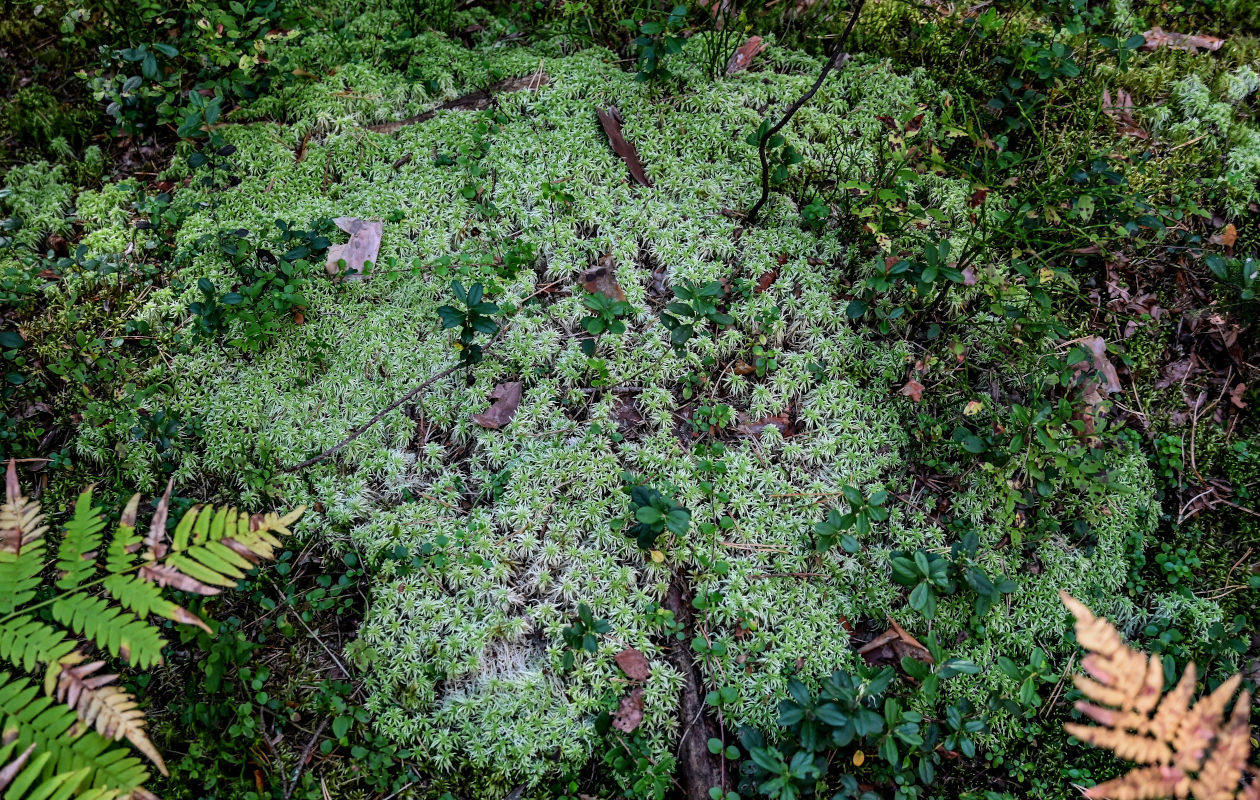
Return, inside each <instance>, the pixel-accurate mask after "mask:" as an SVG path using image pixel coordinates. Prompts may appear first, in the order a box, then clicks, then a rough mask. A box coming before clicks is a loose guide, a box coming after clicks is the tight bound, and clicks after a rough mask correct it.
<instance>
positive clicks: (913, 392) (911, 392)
mask: <svg viewBox="0 0 1260 800" xmlns="http://www.w3.org/2000/svg"><path fill="white" fill-rule="evenodd" d="M923 389H924V386H923V384H921V383H919V382H918V381H916V380H915V379H914V378H911V379H910V380H908V381H906V385H905V386H902V387H901V393H902V394H904V395H905V396H906V397H909V398H910V399H911V400H913V401H914V402H916V403H922V402H923Z"/></svg>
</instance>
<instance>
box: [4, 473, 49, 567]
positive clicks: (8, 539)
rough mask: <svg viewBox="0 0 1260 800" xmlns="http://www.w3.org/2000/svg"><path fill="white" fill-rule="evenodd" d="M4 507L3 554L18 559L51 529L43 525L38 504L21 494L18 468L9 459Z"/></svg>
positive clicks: (5, 478) (42, 516) (5, 481)
mask: <svg viewBox="0 0 1260 800" xmlns="http://www.w3.org/2000/svg"><path fill="white" fill-rule="evenodd" d="M4 494H5V503H4V505H3V506H0V552H6V553H12V554H14V555H17V554H18V553H20V552H22V550H23V549H24V548H25V547H27V546H28V545H30V544H32V543H33V542H37V541H39V540H41V539H42V538H43V537H44V534H45V533H46V532H47V531H48V526H47V525H43V524H41V523H42V522H43V521H44V515H43V514H41V513H40V506H39V502H38V501H36V500H31V499H30V498H29V497H25V496H24V495H23V494H22V490H21V487H19V486H18V477H17V464H16V462H14V460H13V459H9V468H8V470H7V472H6V473H5V477H4Z"/></svg>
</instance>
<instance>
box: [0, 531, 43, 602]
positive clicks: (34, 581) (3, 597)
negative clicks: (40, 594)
mask: <svg viewBox="0 0 1260 800" xmlns="http://www.w3.org/2000/svg"><path fill="white" fill-rule="evenodd" d="M43 571H44V542H43V540H37V541H35V542H33V543H32V544H30V545H29V546H28V547H26V548H25V549H24V550H22V552H20V553H9V552H6V551H3V550H0V586H3V587H4V591H3V592H0V614H12V613H13V612H14V611H17V610H18V609H19V608H21V607H22V606H24V605H26V604H27V603H29V602H31V601H32V600H34V599H35V593H36V590H38V588H39V582H40V578H39V576H40V573H41V572H43Z"/></svg>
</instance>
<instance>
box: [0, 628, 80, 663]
mask: <svg viewBox="0 0 1260 800" xmlns="http://www.w3.org/2000/svg"><path fill="white" fill-rule="evenodd" d="M0 633H2V634H3V635H0V658H3V659H4V660H5V661H8V662H9V663H10V664H12V665H13V666H15V667H18V668H19V669H22V670H24V671H26V672H34V671H35V670H36V669H37V668H38V667H39V666H40V665H41V664H52V663H54V662H56V661H59V660H60V659H61V658H63V657H64V656H66V655H67V654H69V653H70V652H72V651H73V650H74V642H73V641H72V640H71V639H70V638H69V637H68V636H66V634H65V632H64V631H61V630H59V629H57V628H54V627H53V626H51V625H47V624H45V623H43V622H40V621H39V620H37V619H34V618H32V617H28V616H20V617H15V618H13V619H12V620H9V621H7V622H5V623H4V625H3V626H0Z"/></svg>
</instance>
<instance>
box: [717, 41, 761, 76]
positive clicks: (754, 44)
mask: <svg viewBox="0 0 1260 800" xmlns="http://www.w3.org/2000/svg"><path fill="white" fill-rule="evenodd" d="M765 49H766V46H765V44H764V43H763V42H762V41H761V37H760V36H753V37H751V38H750V39H749V40H748V41H746V42H744V43H743V44H741V45H740V46H739V48H738V49H737V50H736V51H735V52H734V53H732V54H731V58H730V60H729V61H727V62H726V74H727V75H734V74H735V73H736V72H740V71H741V70H745V69H748V65H749V64H751V63H752V60H753V59H754V58H756V57H757V54H758V53H760V52H761V51H762V50H765Z"/></svg>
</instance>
